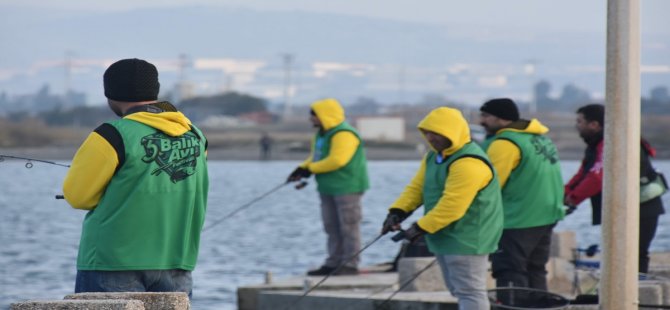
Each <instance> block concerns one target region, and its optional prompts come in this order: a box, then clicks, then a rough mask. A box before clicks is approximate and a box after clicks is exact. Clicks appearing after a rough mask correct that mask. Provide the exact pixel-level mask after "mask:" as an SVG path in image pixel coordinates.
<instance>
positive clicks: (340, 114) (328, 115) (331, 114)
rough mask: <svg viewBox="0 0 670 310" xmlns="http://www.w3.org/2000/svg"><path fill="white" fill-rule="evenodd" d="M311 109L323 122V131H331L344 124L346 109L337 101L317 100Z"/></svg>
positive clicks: (331, 99) (328, 99)
mask: <svg viewBox="0 0 670 310" xmlns="http://www.w3.org/2000/svg"><path fill="white" fill-rule="evenodd" d="M311 108H312V111H314V113H315V114H316V117H317V118H318V119H319V121H321V127H323V130H329V129H331V128H334V127H335V126H337V125H339V124H341V123H342V122H344V119H345V116H344V109H343V108H342V106H341V105H340V103H339V102H338V101H337V100H336V99H333V98H327V99H322V100H317V101H315V102H314V103H312V106H311Z"/></svg>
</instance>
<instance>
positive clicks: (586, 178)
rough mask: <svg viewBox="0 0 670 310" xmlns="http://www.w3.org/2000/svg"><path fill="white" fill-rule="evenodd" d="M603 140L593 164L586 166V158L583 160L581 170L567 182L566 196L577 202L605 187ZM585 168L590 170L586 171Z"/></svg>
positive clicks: (597, 147) (597, 148)
mask: <svg viewBox="0 0 670 310" xmlns="http://www.w3.org/2000/svg"><path fill="white" fill-rule="evenodd" d="M603 141H604V140H600V142H599V143H598V145H597V146H596V154H595V156H596V158H595V161H594V162H593V165H590V167H585V164H587V163H586V159H584V160H582V165H581V166H580V167H579V171H577V173H576V174H575V175H574V176H573V177H572V178H571V179H570V181H568V183H567V184H565V197H567V198H570V200H572V201H573V202H575V204H579V203H581V202H582V201H584V200H585V199H587V198H589V197H591V196H595V195H597V194H599V193H600V192H601V191H602V189H603V146H604V142H603ZM585 169H587V170H588V171H584V170H585Z"/></svg>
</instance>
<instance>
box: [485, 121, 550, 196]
mask: <svg viewBox="0 0 670 310" xmlns="http://www.w3.org/2000/svg"><path fill="white" fill-rule="evenodd" d="M505 131H514V132H525V133H531V134H546V133H547V132H549V128H547V127H546V126H544V125H542V123H540V121H538V120H537V119H532V120H530V122H529V123H528V126H526V128H522V129H515V128H503V129H500V130H498V132H496V134H500V133H502V132H505ZM486 154H487V155H488V156H489V159H490V160H491V164H493V167H494V168H495V169H496V173H498V181H499V182H500V188H503V187H505V183H507V180H508V179H509V176H510V174H511V173H512V170H514V168H516V167H517V166H518V165H519V162H520V161H521V150H520V149H519V147H518V146H517V145H516V144H514V143H512V142H511V141H509V140H504V139H498V140H495V141H493V142H492V143H491V145H489V148H488V149H487V150H486Z"/></svg>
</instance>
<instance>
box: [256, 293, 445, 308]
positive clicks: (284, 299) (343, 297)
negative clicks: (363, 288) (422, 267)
mask: <svg viewBox="0 0 670 310" xmlns="http://www.w3.org/2000/svg"><path fill="white" fill-rule="evenodd" d="M300 295H301V294H300V293H299V292H290V291H272V292H262V293H261V294H260V295H259V297H258V308H257V310H276V309H280V310H281V309H291V310H313V309H319V310H341V309H347V310H376V309H384V310H457V309H458V304H457V302H456V299H455V298H453V297H452V296H451V295H450V294H449V293H448V292H412V293H398V294H397V295H395V296H394V297H393V298H392V299H391V300H389V301H388V302H386V300H387V299H388V297H390V295H391V292H390V291H389V292H384V293H378V294H374V295H371V294H370V292H357V293H356V292H351V291H347V292H344V291H330V292H323V291H320V292H316V293H314V295H312V294H310V295H308V296H306V297H304V298H302V299H300V300H299V301H298V298H300ZM385 302H386V303H385ZM382 304H384V306H382Z"/></svg>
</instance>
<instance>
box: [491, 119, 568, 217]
mask: <svg viewBox="0 0 670 310" xmlns="http://www.w3.org/2000/svg"><path fill="white" fill-rule="evenodd" d="M496 139H504V140H508V141H510V142H512V143H514V144H515V145H516V146H517V147H518V148H519V150H520V151H521V160H520V161H519V164H518V165H517V166H516V168H514V170H512V172H511V173H510V175H509V179H507V182H506V183H505V187H503V189H502V197H503V210H504V214H505V229H508V228H527V227H537V226H544V225H549V224H553V223H556V222H557V221H559V220H561V219H563V217H564V216H565V211H564V209H563V178H562V177H561V166H560V163H559V160H558V151H557V150H556V146H555V145H554V143H553V142H552V141H551V139H549V138H548V137H547V136H545V135H537V134H531V133H523V132H515V131H503V132H501V133H500V134H498V135H496ZM529 171H532V173H529ZM531 188H532V189H533V190H529V189H531Z"/></svg>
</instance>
